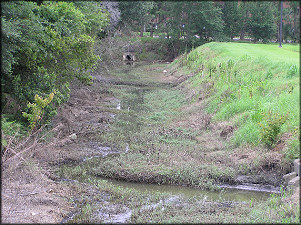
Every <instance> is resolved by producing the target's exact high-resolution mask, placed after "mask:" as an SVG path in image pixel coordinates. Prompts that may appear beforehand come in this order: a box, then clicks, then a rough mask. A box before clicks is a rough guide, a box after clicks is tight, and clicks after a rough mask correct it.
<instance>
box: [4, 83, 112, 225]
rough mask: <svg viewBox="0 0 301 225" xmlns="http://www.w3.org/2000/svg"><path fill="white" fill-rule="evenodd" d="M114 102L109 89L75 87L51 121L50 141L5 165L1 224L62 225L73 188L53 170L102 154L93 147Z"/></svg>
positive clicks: (36, 145)
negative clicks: (61, 164) (56, 166)
mask: <svg viewBox="0 0 301 225" xmlns="http://www.w3.org/2000/svg"><path fill="white" fill-rule="evenodd" d="M112 102H114V98H113V97H112V96H111V94H110V93H109V92H108V91H107V88H106V87H105V86H100V85H99V84H97V83H94V84H93V85H92V86H80V85H79V84H74V85H73V87H72V88H71V95H70V99H69V101H68V102H67V103H65V104H64V105H62V107H61V108H60V109H59V111H58V114H57V116H56V118H55V119H54V121H53V128H54V129H50V130H49V131H45V130H44V132H46V133H47V135H46V139H48V140H50V142H48V143H45V142H43V140H38V141H36V142H35V143H31V145H32V146H31V149H30V150H29V151H28V152H27V153H28V154H27V155H28V156H27V157H25V156H23V158H24V160H22V159H21V158H19V157H16V158H15V159H14V160H11V161H10V162H9V163H7V164H5V165H4V166H3V167H2V196H1V197H2V201H1V202H2V215H1V219H2V222H3V223H60V222H61V221H62V219H63V218H64V217H66V215H67V214H68V213H69V212H70V211H72V207H73V206H72V205H71V204H70V203H69V202H68V198H70V197H72V196H73V195H74V193H73V190H72V189H70V187H69V186H67V185H66V184H63V183H61V182H59V180H58V177H56V176H55V174H54V172H53V168H54V166H55V165H57V164H60V163H64V162H70V161H77V160H82V159H84V158H85V157H91V156H95V155H100V154H101V155H102V152H101V151H99V150H98V149H97V148H93V137H95V136H96V135H97V134H99V133H102V132H105V130H106V129H107V126H108V123H109V122H110V120H112V119H114V110H112V109H111V108H109V107H107V106H108V105H110V104H111V103H112ZM27 147H30V146H27ZM21 156H22V155H21Z"/></svg>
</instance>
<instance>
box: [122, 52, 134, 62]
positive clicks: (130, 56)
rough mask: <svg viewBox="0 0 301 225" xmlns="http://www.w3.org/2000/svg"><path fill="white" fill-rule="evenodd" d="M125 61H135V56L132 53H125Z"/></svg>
mask: <svg viewBox="0 0 301 225" xmlns="http://www.w3.org/2000/svg"><path fill="white" fill-rule="evenodd" d="M123 60H124V61H135V55H134V54H131V53H124V54H123Z"/></svg>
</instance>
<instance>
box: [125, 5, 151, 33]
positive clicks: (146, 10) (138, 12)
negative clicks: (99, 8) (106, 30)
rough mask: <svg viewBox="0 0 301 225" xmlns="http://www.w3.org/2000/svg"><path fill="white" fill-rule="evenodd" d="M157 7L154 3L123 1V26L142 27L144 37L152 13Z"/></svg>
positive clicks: (141, 31)
mask: <svg viewBox="0 0 301 225" xmlns="http://www.w3.org/2000/svg"><path fill="white" fill-rule="evenodd" d="M154 7H155V2H153V1H121V2H120V3H119V9H120V11H121V22H122V23H123V25H131V26H134V27H135V25H136V27H140V36H141V37H142V36H143V32H144V26H145V25H146V24H147V23H148V22H149V21H150V18H151V15H150V11H151V10H152V9H153V8H154Z"/></svg>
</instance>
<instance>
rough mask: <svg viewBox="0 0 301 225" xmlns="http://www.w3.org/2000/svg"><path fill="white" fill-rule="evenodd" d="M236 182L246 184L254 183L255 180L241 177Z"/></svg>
mask: <svg viewBox="0 0 301 225" xmlns="http://www.w3.org/2000/svg"><path fill="white" fill-rule="evenodd" d="M235 181H236V182H237V183H239V184H244V183H253V182H254V179H253V178H252V177H251V176H245V175H241V176H238V177H236V179H235Z"/></svg>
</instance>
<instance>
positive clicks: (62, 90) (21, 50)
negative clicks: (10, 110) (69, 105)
mask: <svg viewBox="0 0 301 225" xmlns="http://www.w3.org/2000/svg"><path fill="white" fill-rule="evenodd" d="M1 6H2V16H1V21H2V25H3V26H2V34H1V39H2V47H3V48H2V50H3V53H2V74H3V75H2V76H1V85H2V87H3V90H4V92H6V93H8V94H11V95H12V96H14V97H15V98H16V99H18V100H20V102H23V105H21V108H23V110H25V109H26V104H24V103H25V102H27V101H29V102H34V101H35V100H36V99H35V97H34V96H36V95H40V96H44V95H48V94H49V93H52V92H54V91H56V92H57V95H56V96H57V97H56V98H55V99H54V101H53V102H54V106H51V107H50V106H47V107H46V108H45V116H44V118H48V119H49V118H50V116H51V115H53V114H54V113H55V107H57V106H58V105H59V104H61V103H63V102H64V101H66V100H67V99H68V98H69V91H70V90H69V87H68V86H69V81H71V80H72V79H74V78H77V79H79V80H81V81H83V82H86V83H88V82H90V81H91V77H90V75H89V73H88V70H90V69H92V67H93V66H94V65H95V63H96V62H97V60H98V58H99V57H98V56H96V55H95V54H94V41H95V38H94V37H96V34H97V33H99V32H101V31H102V30H103V29H104V27H105V26H107V25H108V21H109V19H108V13H107V12H105V11H104V10H102V8H101V6H100V4H99V3H97V2H85V3H82V4H78V5H76V4H75V3H72V2H60V1H59V2H57V1H53V2H52V1H45V2H44V1H43V2H42V4H40V5H37V4H36V3H35V2H25V1H18V2H5V3H2V4H1ZM31 108H32V107H31ZM19 113H20V112H19ZM32 121H34V119H32Z"/></svg>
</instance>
